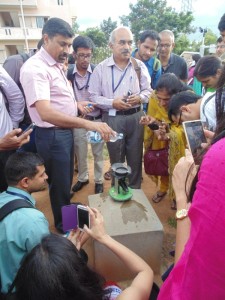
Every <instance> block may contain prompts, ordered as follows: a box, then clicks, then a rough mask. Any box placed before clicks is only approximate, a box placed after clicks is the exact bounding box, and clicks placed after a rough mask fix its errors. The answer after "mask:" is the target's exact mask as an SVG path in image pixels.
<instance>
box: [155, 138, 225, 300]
mask: <svg viewBox="0 0 225 300" xmlns="http://www.w3.org/2000/svg"><path fill="white" fill-rule="evenodd" d="M189 217H190V220H191V232H190V238H189V240H188V242H187V244H186V246H185V249H184V252H183V254H182V256H181V258H180V260H179V261H178V263H177V264H176V266H175V267H174V269H173V271H172V272H171V274H170V276H169V277H168V278H167V280H166V281H165V283H164V284H163V285H162V287H161V290H160V294H159V297H158V300H164V299H173V300H175V299H177V300H194V299H198V300H212V299H215V300H224V299H225V138H223V139H221V140H220V141H218V142H217V143H216V144H214V145H212V146H211V148H210V149H209V151H208V152H207V153H206V155H205V157H204V160H203V162H202V166H201V170H200V172H199V181H198V184H197V190H196V192H195V194H194V198H193V202H192V206H191V208H190V210H189Z"/></svg>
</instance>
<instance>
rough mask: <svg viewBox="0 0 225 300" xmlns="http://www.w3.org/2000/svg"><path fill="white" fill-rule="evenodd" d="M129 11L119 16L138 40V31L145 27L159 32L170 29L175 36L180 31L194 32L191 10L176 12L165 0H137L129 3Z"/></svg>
mask: <svg viewBox="0 0 225 300" xmlns="http://www.w3.org/2000/svg"><path fill="white" fill-rule="evenodd" d="M129 7H130V10H131V12H130V13H129V15H128V16H121V17H120V20H121V23H122V24H123V25H124V26H129V27H130V28H131V30H132V32H133V34H134V37H135V40H136V41H137V40H138V37H139V33H140V32H141V31H143V30H146V29H153V30H156V31H157V32H160V31H162V30H164V29H169V30H172V31H173V33H174V35H175V38H177V37H178V36H179V35H180V34H181V33H191V32H194V28H192V27H191V22H192V21H193V20H194V17H193V15H192V12H187V13H184V12H180V13H177V12H176V11H175V10H174V9H173V8H172V7H168V6H167V2H166V0H138V1H137V3H136V4H130V5H129Z"/></svg>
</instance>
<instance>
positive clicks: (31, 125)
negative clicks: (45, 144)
mask: <svg viewBox="0 0 225 300" xmlns="http://www.w3.org/2000/svg"><path fill="white" fill-rule="evenodd" d="M35 126H36V124H35V123H34V122H33V123H31V124H30V125H29V126H28V127H27V128H26V129H25V130H23V131H21V132H20V133H19V134H18V136H21V135H22V134H24V133H25V132H27V131H28V130H30V129H34V127H35Z"/></svg>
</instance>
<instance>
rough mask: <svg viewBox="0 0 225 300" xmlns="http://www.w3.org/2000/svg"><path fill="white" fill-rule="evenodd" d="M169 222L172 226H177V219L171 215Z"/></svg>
mask: <svg viewBox="0 0 225 300" xmlns="http://www.w3.org/2000/svg"><path fill="white" fill-rule="evenodd" d="M167 222H168V225H169V226H170V227H172V228H177V221H176V219H175V218H172V217H169V218H168V220H167Z"/></svg>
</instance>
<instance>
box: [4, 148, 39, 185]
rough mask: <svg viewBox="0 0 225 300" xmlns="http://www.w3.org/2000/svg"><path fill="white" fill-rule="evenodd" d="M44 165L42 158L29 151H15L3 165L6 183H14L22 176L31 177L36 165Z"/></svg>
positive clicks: (34, 173)
mask: <svg viewBox="0 0 225 300" xmlns="http://www.w3.org/2000/svg"><path fill="white" fill-rule="evenodd" d="M42 165H44V160H43V159H42V158H41V157H40V156H39V155H38V154H37V153H31V152H16V153H14V154H12V155H10V157H9V158H8V160H7V162H6V165H5V177H6V181H7V183H8V185H16V184H17V183H18V182H19V181H20V180H22V179H23V178H24V177H28V178H33V177H34V176H35V175H36V174H37V173H38V170H37V166H42Z"/></svg>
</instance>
